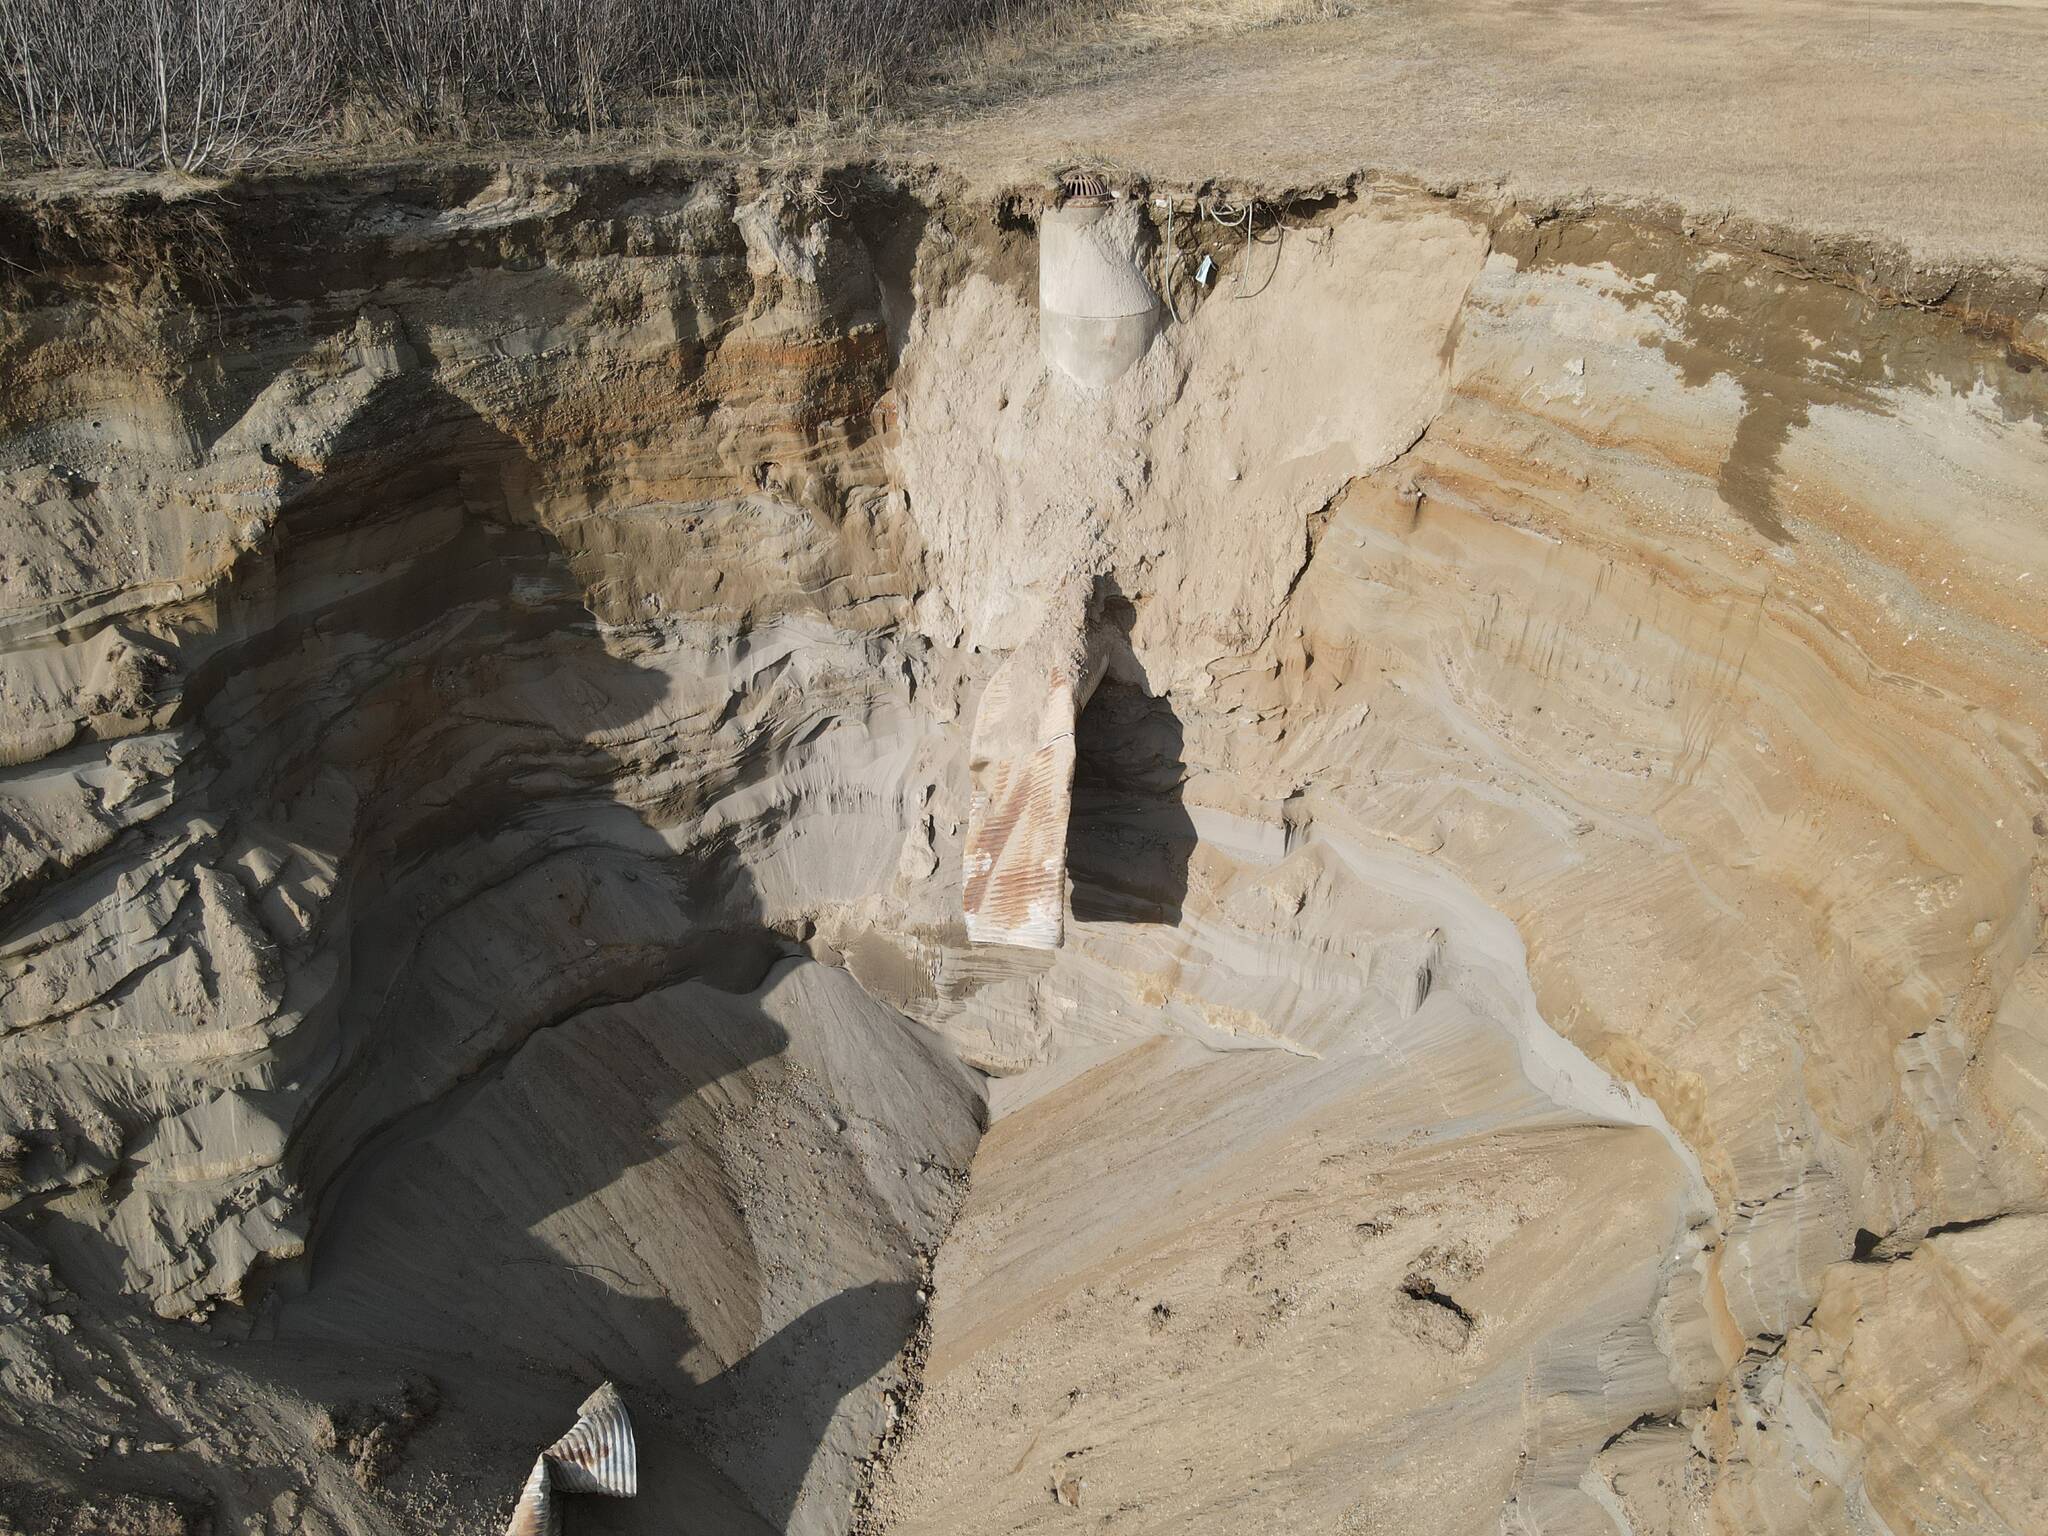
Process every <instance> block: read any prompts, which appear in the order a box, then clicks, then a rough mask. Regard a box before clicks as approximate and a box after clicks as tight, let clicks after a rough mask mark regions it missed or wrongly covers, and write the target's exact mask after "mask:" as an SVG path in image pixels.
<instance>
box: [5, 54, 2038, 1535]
mask: <svg viewBox="0 0 2048 1536" xmlns="http://www.w3.org/2000/svg"><path fill="white" fill-rule="evenodd" d="M1246 46H1250V45H1246ZM1084 169H1088V170H1090V171H1091V172H1093V173H1094V174H1093V175H1091V176H1090V177H1088V178H1082V179H1078V180H1069V182H1067V183H1066V184H1065V185H1064V186H1062V184H1061V183H1060V182H1059V181H1058V180H1057V178H1055V177H1046V178H1043V179H1042V182H1032V183H1024V182H1012V183H1010V184H1008V185H1006V186H1005V187H1004V188H1003V189H1002V190H1001V192H1000V194H992V193H991V192H989V191H988V190H986V189H985V188H984V187H983V186H982V185H981V184H980V183H978V182H977V181H976V180H975V179H974V178H972V177H963V176H961V175H958V174H956V173H955V172H953V171H951V170H946V171H937V170H930V169H924V170H913V169H907V168H905V167H904V166H903V165H902V164H901V163H889V162H881V161H863V162H854V163H838V164H833V165H831V166H829V167H825V168H820V167H818V166H815V165H813V166H795V165H790V166H777V167H769V168H762V167H751V168H748V167H735V166H731V165H692V166H678V165H675V164H672V163H666V162H659V161H649V162H644V163H631V164H628V163H595V162H593V163H585V164H578V165H574V166H567V165H564V166H555V167H548V166H544V165H519V164H515V165H492V164H477V165H468V164H439V165H434V164H424V163H423V164H420V165H415V166H411V167H396V168H385V169H381V170H377V171H374V172H372V171H367V170H364V169H362V168H360V167H358V168H355V169H353V170H348V171H332V172H325V173H304V174H294V175H275V176H270V177H253V178H249V179H247V180H245V181H244V182H243V183H241V184H240V185H238V186H237V188H236V189H235V193H234V195H233V196H232V197H227V198H222V199H219V200H193V199H187V200H171V201H160V200H154V199H152V198H150V197H147V196H141V195H139V194H138V195H137V196H138V200H137V201H134V202H131V203H129V204H127V205H120V206H117V207H115V210H114V211H113V212H109V211H108V205H101V204H95V203H93V202H92V201H91V200H90V199H85V200H80V199H78V198H72V197H67V196H56V195H44V196H41V197H39V198H34V199H31V198H22V199H16V200H13V201H10V202H9V203H8V204H7V206H6V208H5V211H4V221H0V257H4V258H5V267H4V271H5V275H4V277H0V282H4V284H5V294H6V301H5V305H4V313H0V375H4V378H5V381H6V388H5V390H4V393H0V603H4V608H0V626H4V634H0V698H4V700H5V706H6V707H5V712H4V731H0V760H4V762H5V763H6V765H7V766H6V767H5V769H4V770H0V773H4V782H0V903H4V906H0V925H4V926H0V1031H4V1032H0V1133H4V1139H0V1202H5V1208H4V1211H0V1382H4V1384H5V1389H6V1390H5V1394H4V1399H0V1524H5V1523H6V1522H9V1521H11V1522H12V1528H17V1529H20V1530H22V1531H43V1530H49V1531H63V1532H85V1531H89V1530H90V1531H100V1530H106V1531H122V1532H150V1533H158V1532H161V1533H166V1536H168V1533H174V1532H176V1533H189V1536H198V1533H201V1532H220V1533H226V1532H237V1533H243V1532H246V1533H272V1532H275V1533H285V1532H312V1533H324V1536H342V1533H346V1536H385V1533H400V1532H425V1531H434V1532H450V1533H455V1532H478V1533H482V1532H496V1531H499V1530H502V1529H503V1528H504V1524H505V1521H506V1518H507V1516H508V1514H509V1512H510V1509H511V1503H512V1499H513V1496H514V1495H515V1494H516V1493H517V1492H518V1490H519V1486H520V1482H521V1479H523V1478H525V1477H526V1476H527V1475H528V1471H529V1468H532V1467H533V1465H534V1457H535V1453H536V1452H537V1451H538V1450H540V1449H541V1448H542V1447H545V1446H548V1445H550V1444H551V1443H553V1442H555V1441H556V1437H558V1436H561V1435H562V1433H563V1431H564V1430H565V1429H568V1428H569V1426H570V1425H571V1423H572V1422H573V1421H574V1420H575V1416H576V1413H577V1405H578V1403H579V1402H584V1401H585V1399H586V1398H588V1399H589V1402H587V1403H586V1404H585V1406H586V1407H589V1406H590V1404H592V1403H601V1404H603V1405H606V1406H605V1412H609V1411H610V1407H609V1406H608V1405H610V1404H611V1403H612V1401H613V1400H612V1399H610V1398H602V1397H592V1396H591V1393H592V1389H593V1388H595V1387H596V1386H597V1385H598V1383H600V1382H603V1381H607V1380H608V1381H610V1382H613V1383H615V1384H616V1386H617V1392H618V1398H617V1401H618V1402H620V1403H623V1405H624V1407H625V1409H626V1410H628V1411H630V1414H631V1433H632V1436H633V1438H634V1440H635V1441H636V1442H637V1452H638V1461H637V1466H638V1489H637V1493H636V1494H635V1496H634V1497H633V1498H631V1499H623V1498H621V1499H604V1498H598V1497H580V1498H579V1497H576V1496H575V1495H574V1494H573V1493H572V1494H571V1495H570V1496H569V1497H568V1498H567V1499H566V1500H565V1501H564V1502H565V1504H566V1510H565V1523H566V1528H567V1529H568V1530H569V1531H571V1532H573V1533H580V1532H587V1531H617V1532H627V1531H633V1532H639V1531H649V1532H652V1531H674V1530H686V1531H706V1532H709V1531H717V1532H792V1533H802V1536H827V1533H831V1536H837V1533H842V1532H847V1531H859V1532H863V1533H873V1532H881V1531H888V1532H894V1533H901V1536H941V1533H944V1536H953V1533H997V1532H1002V1533H1010V1532H1020V1533H1021V1532H1036V1531H1053V1530H1066V1529H1070V1528H1071V1529H1079V1528H1080V1527H1081V1526H1082V1525H1083V1524H1085V1525H1086V1526H1088V1527H1089V1528H1091V1529H1092V1528H1097V1527H1099V1528H1102V1529H1108V1530H1116V1531H1127V1532H1132V1533H1141V1532H1150V1533H1166V1532H1221V1531H1248V1530H1271V1531H1286V1532H1304V1533H1305V1532H1341V1533H1367V1532H1431V1533H1436V1532H1442V1533H1465V1532H1470V1533H1473V1536H1482V1533H1484V1536H1493V1533H1496V1532H1509V1533H1516V1536H1520V1533H1537V1532H1543V1533H1552V1532H1579V1531H1587V1532H1595V1531H1597V1532H1610V1531H1622V1532H1627V1533H1632V1536H1650V1533H1653V1532H1655V1533H1670V1536H1680V1533H1686V1536H1697V1533H1705V1532H1743V1533H1755V1532H1782V1533H1787V1536H1791V1533H1807V1532H1815V1533H1840V1536H1851V1533H1855V1536H1876V1533H1886V1532H1888V1533H1893V1536H1904V1533H1907V1532H1955V1533H1965V1532H1971V1533H1992V1532H1997V1533H2013V1536H2026V1533H2030V1532H2039V1531H2041V1530H2043V1529H2044V1528H2048V1481H2044V1479H2043V1476H2042V1473H2041V1471H2040V1469H2039V1467H2038V1465H2037V1462H2038V1454H2037V1453H2038V1449H2039V1446H2040V1445H2041V1443H2043V1440H2044V1436H2048V1379H2044V1376H2043V1364H2042V1362H2043V1359H2044V1358H2048V1289H2044V1286H2048V1281H2044V1278H2043V1276H2044V1274H2048V1270H2044V1267H2043V1265H2042V1264H2041V1256H2042V1254H2043V1252H2044V1251H2048V1215H2044V1214H2043V1213H2044V1212H2048V948H2044V943H2043V940H2044V910H2048V750H2044V746H2043V742H2044V732H2048V603H2044V602H2043V601H2042V597H2041V594H2042V593H2043V592H2044V591H2048V312H2044V310H2043V307H2042V293H2041V287H2040V282H2039V268H2038V267H2035V268H2029V267H2027V266H2026V265H2025V264H2024V263H2021V262H2017V261H2009V262H1990V261H1976V262H1973V263H1969V264H1962V265H1951V266H1949V267H1940V266H1938V265H1937V266H1929V265H1928V264H1926V263H1925V262H1921V261H1918V260H1917V259H1916V258H1914V257H1913V256H1912V255H1911V254H1910V253H1899V252H1894V253H1893V254H1892V255H1890V256H1886V255H1884V254H1883V252H1882V251H1881V250H1879V248H1878V247H1876V246H1870V245H1866V244H1861V243H1857V242H1855V241H1833V242H1831V241H1828V240H1824V239H1817V238H1815V237H1811V236H1796V237H1795V236H1792V235H1789V234H1785V233H1783V232H1782V231H1781V232H1780V233H1779V234H1777V235H1772V236H1770V237H1768V238H1763V237H1756V236H1757V230H1758V229H1760V228H1762V226H1750V225H1742V224H1739V223H1735V224H1723V225H1715V226H1713V227H1708V226H1706V225H1703V224H1702V223H1701V222H1700V221H1699V220H1698V219H1697V218H1694V217H1692V216H1689V215H1685V214H1681V213H1675V212H1674V213H1666V212H1659V211H1656V210H1654V209H1651V208H1648V207H1646V206H1643V205H1639V204H1632V205H1629V206H1621V205H1620V204H1618V203H1614V202H1603V201H1602V200H1599V199H1589V200H1586V201H1585V202H1583V203H1582V204H1579V205H1577V206H1572V207H1565V206H1561V205H1559V204H1558V203H1557V202H1555V201H1553V200H1543V201H1532V200H1525V199H1518V198H1516V197H1515V196H1512V195H1507V194H1503V193H1501V192H1499V191H1498V190H1488V191H1486V192H1483V193H1482V192H1479V191H1475V190H1473V189H1471V188H1470V187H1466V188H1463V189H1455V188H1450V187H1446V186H1443V185H1437V186H1436V187H1435V188H1434V190H1432V189H1431V187H1430V186H1429V185H1425V184H1424V182H1423V181H1418V180H1416V179H1412V178H1405V177H1398V176H1391V175H1373V176H1362V175H1338V176H1334V177H1330V178H1325V179H1323V180H1322V181H1320V182H1318V183H1316V184H1314V185H1313V186H1309V185H1306V184H1305V183H1303V182H1300V181H1294V182H1287V181H1282V180H1279V179H1275V180H1273V181H1270V182H1261V181H1259V180H1258V179H1257V178H1248V179H1246V180H1243V181H1241V182H1236V183H1232V184H1229V185H1223V184H1198V183H1195V182H1193V181H1190V180H1186V179H1183V180H1179V181H1176V180H1173V179H1170V178H1169V177H1167V176H1165V175H1161V174H1156V173H1155V174H1141V173H1139V172H1136V171H1131V170H1121V171H1120V170H1117V169H1116V168H1114V167H1112V166H1108V165H1096V166H1089V167H1084ZM1098 179H1099V187H1098V186H1097V185H1096V184H1095V182H1096V181H1097V180H1098ZM116 229H118V231H119V233H120V234H121V236H122V240H123V243H122V244H120V245H119V246H118V247H116V246H114V245H111V244H109V241H110V239H111V238H112V236H111V235H110V231H112V230H116ZM1198 273H1200V274H1201V275H1200V276H1199V278H1198V276H1197V274H1198ZM977 796H979V797H980V798H979V799H977ZM1005 903H1008V905H1005ZM971 923H972V924H973V925H974V926H973V928H972V931H970V924H971ZM976 939H979V940H981V941H983V942H972V940H976ZM991 940H994V941H997V942H989V941H991ZM605 1422H607V1423H609V1421H605ZM604 1432H605V1433H612V1432H613V1431H611V1430H609V1429H607V1430H605V1431H604ZM598 1433H599V1432H598V1431H597V1430H591V1431H589V1432H588V1434H589V1435H590V1436H592V1437H596V1436H598ZM590 1443H591V1444H593V1445H597V1444H599V1440H598V1439H597V1438H592V1439H591V1442H590ZM610 1444H611V1442H608V1441H607V1442H603V1445H604V1446H610ZM593 1454H597V1453H595V1452H593ZM606 1454H611V1452H610V1451H606ZM565 1486H570V1487H572V1488H573V1487H574V1486H575V1484H574V1480H573V1476H572V1477H571V1479H570V1482H569V1483H568V1484H567V1485H565Z"/></svg>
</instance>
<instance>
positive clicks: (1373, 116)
mask: <svg viewBox="0 0 2048 1536" xmlns="http://www.w3.org/2000/svg"><path fill="white" fill-rule="evenodd" d="M2044 61H2048V6H2044V5H2042V4H2040V3H2038V0H2014V3H2007V4H1947V3H1930V0H1907V3H1891V4H1868V3H1854V0H1833V3H1830V0H1791V3H1783V0H1723V3H1711V4H1702V3H1698V0H1375V3H1368V4H1363V5H1360V6H1358V7H1357V9H1356V11H1355V13H1354V14H1352V15H1350V16H1346V17H1341V18H1339V19H1336V20H1332V21H1327V22H1314V23H1309V24H1303V25H1294V26H1282V27H1267V28H1263V29H1260V30H1257V31H1254V32H1250V33H1247V34H1244V35H1240V36H1237V37H1234V38H1224V39H1221V40H1218V41H1211V42H1197V43H1193V44H1188V45H1185V46H1181V47H1171V48H1164V49H1160V50H1158V51H1156V52H1153V53H1150V54H1147V55H1144V56H1142V57H1136V58H1132V59H1130V60H1129V61H1128V62H1127V63H1126V64H1125V65H1123V66H1122V67H1120V68H1119V67H1112V68H1110V69H1109V70H1107V71H1106V72H1102V71H1101V66H1100V65H1095V66H1093V67H1094V68H1095V69H1096V70H1097V71H1098V77H1097V78H1093V79H1091V80H1089V81H1088V83H1085V84H1080V85H1076V86H1073V87H1070V88H1068V89H1065V90H1058V91H1052V92H1048V93H1043V94H1034V95H1032V96H1031V97H1030V98H1029V99H1026V100H1022V101H1018V102H1015V103H1013V104H1010V105H1007V106H1003V107H1000V108H996V109H993V110H985V111H980V112H975V113H972V114H969V115H966V116H964V117H961V118H958V119H956V120H955V121H954V122H953V123H952V124H950V125H949V126H948V127H946V128H944V129H941V130H936V131H934V130H930V129H922V130H918V131H916V132H913V133H910V134H908V135H906V137H907V138H909V139H911V140H913V141H916V142H919V143H922V145H923V146H924V147H925V148H926V149H928V150H929V151H930V152H932V153H934V154H935V155H937V156H938V157H939V158H940V159H941V160H943V161H945V162H947V163H949V164H952V165H955V166H958V167H959V168H960V169H962V170H963V171H964V172H965V173H967V174H968V175H970V177H972V178H975V179H977V180H984V179H985V180H989V181H1000V180H1002V179H1003V178H1006V177H1018V176H1028V175H1033V174H1037V173H1039V172H1042V171H1044V170H1046V169H1048V168H1054V167H1058V166H1060V165H1063V164H1066V163H1070V162H1072V161H1075V160H1083V161H1101V162H1106V163H1109V164H1112V165H1119V166H1128V167H1130V168H1132V169H1134V170H1142V171H1145V172H1147V173H1149V174H1151V175H1154V176H1158V177H1163V178H1172V179H1176V180H1181V181H1186V182H1193V183H1200V182H1203V181H1207V180H1210V179H1212V178H1214V179H1219V180H1223V181H1230V180H1243V181H1253V182H1257V183H1261V184H1264V185H1268V186H1270V185H1272V184H1275V183H1281V184H1286V183H1295V184H1302V183H1312V182H1316V181H1319V180H1322V179H1326V178H1329V177H1332V176H1341V175H1344V174H1347V173H1349V172H1352V171H1356V170H1366V169H1369V170H1375V171H1390V172H1398V173H1403V174H1409V175H1415V176H1419V177H1422V178H1424V179H1426V180H1429V181H1432V182H1454V183H1465V184H1469V183H1472V182H1480V183H1490V182H1495V181H1498V182H1500V183H1501V184H1502V185H1503V187H1504V189H1505V190H1508V191H1510V192H1513V193H1515V194H1517V195H1521V196H1527V197H1536V198H1548V197H1567V198H1568V197H1576V196H1583V195H1587V194H1592V195H1594V196H1597V197H1600V198H1602V199H1611V200H1627V199H1651V200H1657V201H1665V202H1674V203H1677V204H1678V205H1680V206H1681V207H1683V208H1685V209H1687V210H1689V211H1694V212H1698V213H1702V214H1706V215H1714V214H1719V213H1732V214H1736V215H1749V216H1753V217H1755V218H1758V219H1761V220H1763V221H1765V222H1767V223H1772V224H1781V225H1785V226H1788V227H1792V228H1798V229H1803V230H1811V231H1816V232H1822V233H1831V234H1844V235H1853V236H1860V237H1866V238H1874V239H1878V240H1882V241H1884V242H1886V243H1888V244H1892V243H1896V244H1901V245H1904V246H1905V247H1907V248H1908V249H1909V250H1911V251H1912V252H1913V253H1914V254H1915V255H1917V256H1919V257H1922V258H1924V259H1929V260H1944V261H1972V262H1992V263H2019V264H2024V265H2037V264H2041V263H2043V262H2044V261H2048V86H2044V83H2043V76H2042V65H2043V62H2044ZM1055 62H1057V60H1056V61H1055ZM1076 67H1077V68H1083V67H1089V66H1086V65H1081V64H1077V65H1076Z"/></svg>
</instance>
